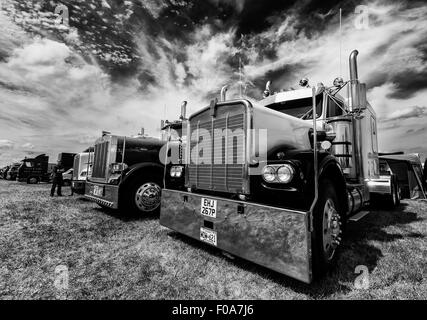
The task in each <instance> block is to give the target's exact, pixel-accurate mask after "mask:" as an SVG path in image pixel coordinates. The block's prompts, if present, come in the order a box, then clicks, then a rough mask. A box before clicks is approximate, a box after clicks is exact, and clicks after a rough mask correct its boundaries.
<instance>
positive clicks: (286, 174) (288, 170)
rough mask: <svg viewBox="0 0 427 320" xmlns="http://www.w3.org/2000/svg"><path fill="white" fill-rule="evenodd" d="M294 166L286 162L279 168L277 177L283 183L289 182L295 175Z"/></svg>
mask: <svg viewBox="0 0 427 320" xmlns="http://www.w3.org/2000/svg"><path fill="white" fill-rule="evenodd" d="M294 172H295V171H294V168H292V166H291V165H289V164H284V165H283V166H281V167H280V168H279V169H278V170H277V178H278V179H279V181H280V182H282V183H288V182H290V181H291V180H292V178H293V177H294Z"/></svg>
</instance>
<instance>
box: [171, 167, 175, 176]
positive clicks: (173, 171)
mask: <svg viewBox="0 0 427 320" xmlns="http://www.w3.org/2000/svg"><path fill="white" fill-rule="evenodd" d="M170 175H171V177H175V175H176V169H175V167H171V171H170Z"/></svg>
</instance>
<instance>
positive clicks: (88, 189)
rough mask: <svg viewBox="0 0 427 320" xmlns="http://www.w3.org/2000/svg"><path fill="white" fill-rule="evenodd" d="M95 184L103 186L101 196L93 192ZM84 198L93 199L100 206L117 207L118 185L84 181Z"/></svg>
mask: <svg viewBox="0 0 427 320" xmlns="http://www.w3.org/2000/svg"><path fill="white" fill-rule="evenodd" d="M95 186H98V187H100V188H103V195H102V196H99V195H95V194H94V187H95ZM85 198H87V199H89V200H91V201H94V202H96V203H99V204H100V205H102V206H105V207H109V208H112V209H118V208H119V186H116V185H114V186H113V185H109V184H105V183H95V182H90V181H86V183H85Z"/></svg>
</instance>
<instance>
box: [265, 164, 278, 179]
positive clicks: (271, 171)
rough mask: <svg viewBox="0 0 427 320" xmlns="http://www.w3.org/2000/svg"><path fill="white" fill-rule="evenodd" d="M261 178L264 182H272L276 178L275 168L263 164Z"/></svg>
mask: <svg viewBox="0 0 427 320" xmlns="http://www.w3.org/2000/svg"><path fill="white" fill-rule="evenodd" d="M262 178H263V179H264V180H265V181H266V182H273V181H274V180H275V179H276V169H275V168H273V167H270V166H265V167H264V168H263V169H262Z"/></svg>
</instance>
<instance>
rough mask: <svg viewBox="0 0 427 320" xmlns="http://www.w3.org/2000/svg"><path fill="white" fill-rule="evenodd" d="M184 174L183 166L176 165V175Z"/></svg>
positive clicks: (178, 176)
mask: <svg viewBox="0 0 427 320" xmlns="http://www.w3.org/2000/svg"><path fill="white" fill-rule="evenodd" d="M181 176H182V167H181V166H178V167H175V177H177V178H180V177H181Z"/></svg>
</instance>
